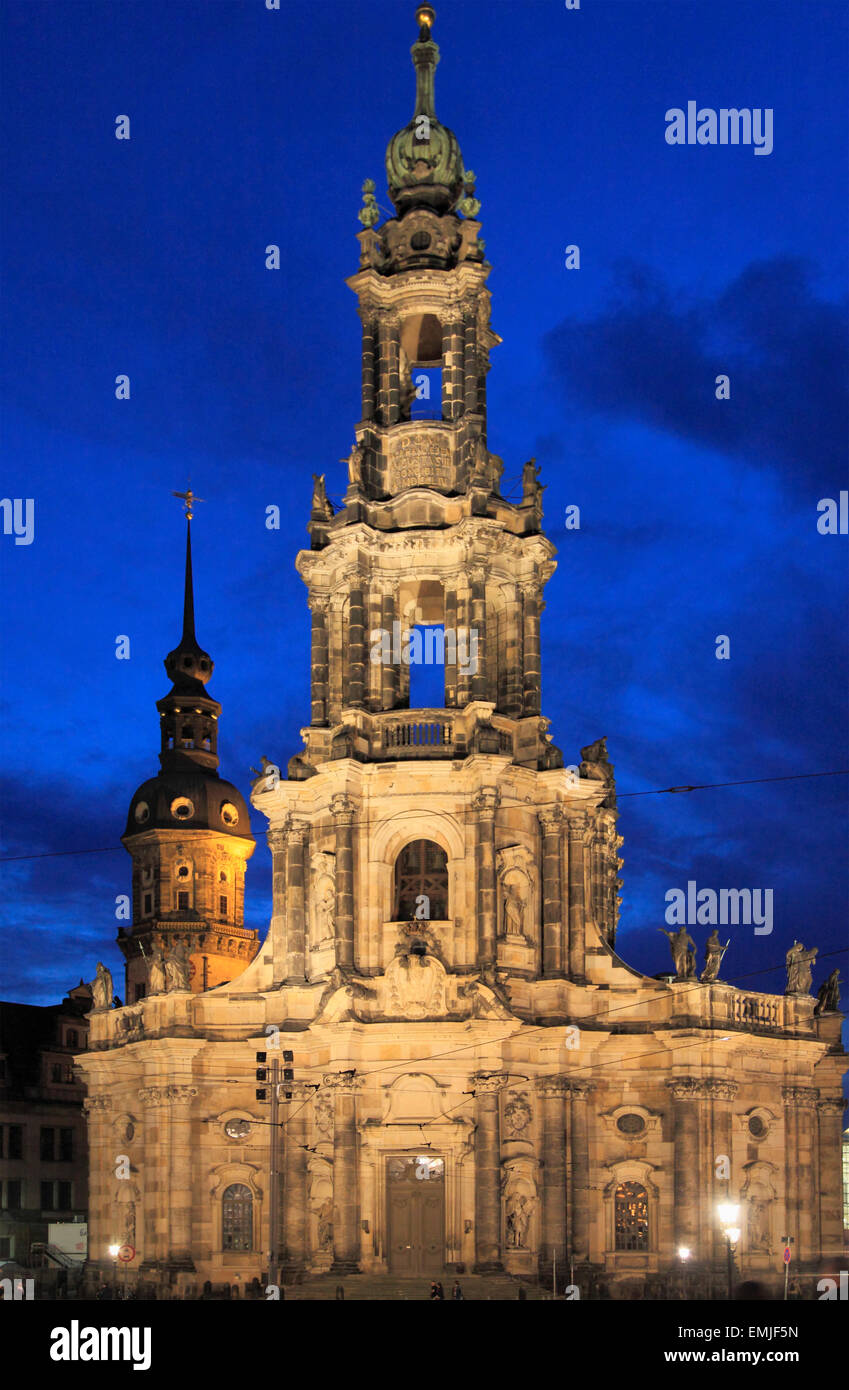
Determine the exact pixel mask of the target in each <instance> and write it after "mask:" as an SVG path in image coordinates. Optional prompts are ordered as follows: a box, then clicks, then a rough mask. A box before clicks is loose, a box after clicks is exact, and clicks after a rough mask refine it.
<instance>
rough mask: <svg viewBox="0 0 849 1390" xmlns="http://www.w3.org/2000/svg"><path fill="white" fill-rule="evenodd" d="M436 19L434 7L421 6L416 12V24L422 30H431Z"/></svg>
mask: <svg viewBox="0 0 849 1390" xmlns="http://www.w3.org/2000/svg"><path fill="white" fill-rule="evenodd" d="M435 19H436V10H435V9H434V8H433V6H432V5H419V8H418V9H417V10H416V23H417V24H418V26H419V28H420V29H428V30H429V29H430V27H431V25H432V24H433V21H434V20H435Z"/></svg>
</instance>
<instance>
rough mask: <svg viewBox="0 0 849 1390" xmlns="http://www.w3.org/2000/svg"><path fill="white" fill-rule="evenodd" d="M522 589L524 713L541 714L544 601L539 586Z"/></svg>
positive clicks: (526, 586) (527, 586)
mask: <svg viewBox="0 0 849 1390" xmlns="http://www.w3.org/2000/svg"><path fill="white" fill-rule="evenodd" d="M521 588H522V614H523V617H522V648H523V656H524V672H523V699H522V706H523V713H524V714H525V715H526V716H527V715H531V714H539V712H540V700H541V667H540V654H539V619H540V613H541V611H542V606H541V605H542V599H541V595H540V587H539V584H523V585H522V586H521Z"/></svg>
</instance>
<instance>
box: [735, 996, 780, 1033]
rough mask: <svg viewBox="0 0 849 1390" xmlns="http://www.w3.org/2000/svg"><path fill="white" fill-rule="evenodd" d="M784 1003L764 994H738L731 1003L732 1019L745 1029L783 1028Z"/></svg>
mask: <svg viewBox="0 0 849 1390" xmlns="http://www.w3.org/2000/svg"><path fill="white" fill-rule="evenodd" d="M783 1003H784V1001H783V999H779V998H773V997H770V996H769V995H764V994H756V995H751V994H736V995H735V996H734V998H733V999H732V1001H731V1017H732V1019H733V1020H734V1022H735V1023H739V1024H741V1026H743V1027H745V1028H781V1027H782V1026H783V1024H784V1013H783V1009H782V1005H783Z"/></svg>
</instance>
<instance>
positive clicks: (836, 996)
mask: <svg viewBox="0 0 849 1390" xmlns="http://www.w3.org/2000/svg"><path fill="white" fill-rule="evenodd" d="M839 1012H840V971H839V970H832V972H831V974H830V975H829V977H828V979H827V980H826V981H825V984H822V985H820V987H819V989H818V990H817V1002H816V1004H815V1005H814V1013H815V1014H816V1015H817V1017H819V1015H820V1014H836V1013H839Z"/></svg>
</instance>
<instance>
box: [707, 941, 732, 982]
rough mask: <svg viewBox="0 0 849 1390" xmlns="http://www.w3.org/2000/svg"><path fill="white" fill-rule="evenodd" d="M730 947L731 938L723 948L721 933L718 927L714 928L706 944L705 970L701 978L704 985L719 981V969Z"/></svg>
mask: <svg viewBox="0 0 849 1390" xmlns="http://www.w3.org/2000/svg"><path fill="white" fill-rule="evenodd" d="M730 945H731V937H730V936H729V938H728V940H727V941H726V943H725V945H724V946H723V944H722V942H721V941H720V939H719V932H718V931H717V929H716V927H714V929H713V931H712V932H711V934H710V936H709V937H708V939H707V941H706V942H705V968H704V970H703V971H702V973H701V976H700V978H701V982H702V984H703V985H709V984H712V983H713V981H714V980H716V979H718V977H719V967H720V965H721V964H722V957H723V956H724V955H725V952H726V951H727V950H728V947H729V946H730Z"/></svg>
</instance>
